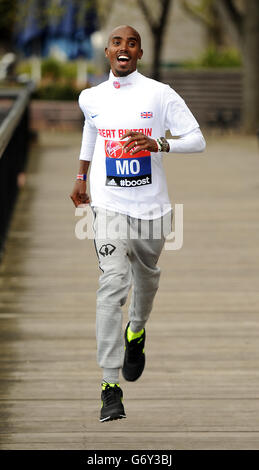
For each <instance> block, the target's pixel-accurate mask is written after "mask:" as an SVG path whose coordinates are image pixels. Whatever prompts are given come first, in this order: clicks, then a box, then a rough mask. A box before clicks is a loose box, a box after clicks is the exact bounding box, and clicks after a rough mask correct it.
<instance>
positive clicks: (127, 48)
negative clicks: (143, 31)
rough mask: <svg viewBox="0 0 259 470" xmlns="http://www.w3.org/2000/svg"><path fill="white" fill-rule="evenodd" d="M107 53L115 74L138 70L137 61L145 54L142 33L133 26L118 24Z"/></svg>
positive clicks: (109, 42)
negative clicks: (142, 46) (142, 45)
mask: <svg viewBox="0 0 259 470" xmlns="http://www.w3.org/2000/svg"><path fill="white" fill-rule="evenodd" d="M105 55H106V57H107V58H108V60H109V61H110V65H111V69H112V73H113V75H115V76H116V77H125V76H127V75H129V74H130V73H132V72H134V71H135V70H136V68H137V61H138V60H139V59H141V57H142V55H143V51H142V49H141V39H140V35H139V34H138V32H137V31H136V30H135V29H134V28H132V27H131V26H118V28H115V29H114V30H113V31H112V33H111V34H110V37H109V41H108V46H107V47H106V48H105Z"/></svg>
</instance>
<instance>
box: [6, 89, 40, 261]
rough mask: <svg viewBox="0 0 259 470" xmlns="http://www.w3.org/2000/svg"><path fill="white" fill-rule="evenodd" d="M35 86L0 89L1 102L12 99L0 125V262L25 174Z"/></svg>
mask: <svg viewBox="0 0 259 470" xmlns="http://www.w3.org/2000/svg"><path fill="white" fill-rule="evenodd" d="M33 89H34V84H33V83H29V84H28V85H27V86H26V87H24V88H9V89H0V109H1V101H2V102H5V103H6V102H7V101H8V100H11V101H12V103H11V107H9V109H8V110H7V112H6V115H5V116H4V118H3V120H2V122H1V125H0V259H1V255H2V251H3V247H4V241H5V238H6V234H7V230H8V226H9V223H10V219H11V214H12V211H13V207H14V203H15V200H16V196H17V193H18V189H19V188H18V175H19V174H20V173H22V172H23V171H24V168H25V164H26V159H27V153H28V143H29V101H30V96H31V93H32V91H33Z"/></svg>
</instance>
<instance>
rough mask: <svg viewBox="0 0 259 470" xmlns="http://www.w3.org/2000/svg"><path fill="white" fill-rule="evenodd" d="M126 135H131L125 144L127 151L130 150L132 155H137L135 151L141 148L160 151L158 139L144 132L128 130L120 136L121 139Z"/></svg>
mask: <svg viewBox="0 0 259 470" xmlns="http://www.w3.org/2000/svg"><path fill="white" fill-rule="evenodd" d="M126 137H129V139H128V140H127V142H125V143H124V144H123V148H124V149H125V152H130V153H131V154H132V155H135V153H138V152H139V151H140V150H149V151H150V152H158V146H157V143H156V141H155V140H154V139H151V138H150V137H148V136H146V135H145V134H142V132H133V131H128V132H126V134H124V135H123V136H122V137H121V138H120V140H123V139H125V138H126ZM134 147H136V149H135V150H132V149H133V148H134Z"/></svg>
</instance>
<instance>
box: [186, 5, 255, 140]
mask: <svg viewBox="0 0 259 470" xmlns="http://www.w3.org/2000/svg"><path fill="white" fill-rule="evenodd" d="M205 1H206V2H207V3H208V2H209V3H210V4H211V7H212V6H213V9H214V10H215V11H216V12H217V14H218V15H219V17H220V19H221V23H222V26H223V27H224V29H225V31H226V32H227V33H228V34H229V35H230V36H231V37H232V39H233V41H234V42H235V44H236V45H237V47H238V48H239V49H240V51H241V54H242V57H243V65H244V80H243V129H244V131H246V132H248V133H254V132H256V131H258V128H259V86H258V83H259V60H258V50H259V1H258V0H248V1H244V0H201V1H200V7H202V6H203V7H204V5H205ZM183 4H184V5H185V8H187V9H188V11H189V12H192V14H193V15H194V16H196V18H197V17H198V16H199V19H203V20H204V8H203V10H201V11H198V10H197V5H196V7H195V6H193V4H192V2H191V1H190V0H183ZM202 4H203V5H202Z"/></svg>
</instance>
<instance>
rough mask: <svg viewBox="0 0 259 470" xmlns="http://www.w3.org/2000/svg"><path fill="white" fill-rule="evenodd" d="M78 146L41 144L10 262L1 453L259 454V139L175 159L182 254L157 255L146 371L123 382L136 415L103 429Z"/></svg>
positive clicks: (63, 141)
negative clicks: (77, 178) (78, 229)
mask: <svg viewBox="0 0 259 470" xmlns="http://www.w3.org/2000/svg"><path fill="white" fill-rule="evenodd" d="M80 139H81V136H80V134H75V133H72V134H65V133H63V134H61V133H51V132H49V133H43V134H41V135H40V140H39V143H38V144H36V145H34V147H33V149H32V151H31V158H30V164H29V168H28V178H27V184H26V186H25V188H24V189H23V190H22V191H21V193H20V197H19V200H18V203H17V206H16V211H15V215H14V218H13V221H12V225H11V229H10V232H9V238H8V242H7V245H6V253H5V257H4V260H3V262H2V265H1V266H0V289H1V297H0V335H1V343H0V416H1V424H0V429H1V431H0V449H118V448H119V449H259V338H258V336H259V316H258V311H259V289H258V288H259V281H258V277H259V276H258V275H259V218H258V214H259V149H258V146H257V142H256V140H255V139H253V138H246V139H244V138H242V137H239V136H224V137H220V136H214V137H213V136H211V137H210V138H208V139H207V144H208V146H207V150H206V152H205V153H204V154H202V155H189V156H180V155H174V156H173V155H168V156H166V157H165V159H164V162H165V167H166V171H167V175H168V184H169V188H170V195H171V197H172V201H173V203H183V204H184V245H183V248H182V249H181V250H180V251H171V252H169V251H164V252H163V254H162V256H161V258H160V263H159V264H160V267H161V268H162V276H161V282H160V290H159V292H158V294H157V297H156V301H155V305H154V309H153V312H152V316H151V318H150V321H149V323H148V325H147V345H146V352H147V366H146V369H145V372H144V374H143V376H142V377H141V378H140V380H139V381H137V382H136V383H127V382H125V381H124V380H123V379H122V380H121V386H122V389H123V391H124V403H125V410H126V413H127V419H125V420H121V421H115V422H110V423H99V421H98V418H99V408H100V381H101V373H100V370H99V368H98V366H97V364H96V343H95V292H96V289H97V282H98V276H99V272H98V267H97V260H96V255H95V250H94V247H93V243H92V241H89V240H78V239H77V238H76V237H75V234H74V228H75V223H76V221H77V220H78V218H76V217H75V215H74V214H75V211H74V209H73V206H72V203H71V201H70V199H69V197H68V195H69V192H70V190H71V188H72V181H73V178H74V175H75V174H76V171H77V155H78V151H79V147H80ZM126 313H127V312H126V309H125V323H126Z"/></svg>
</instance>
